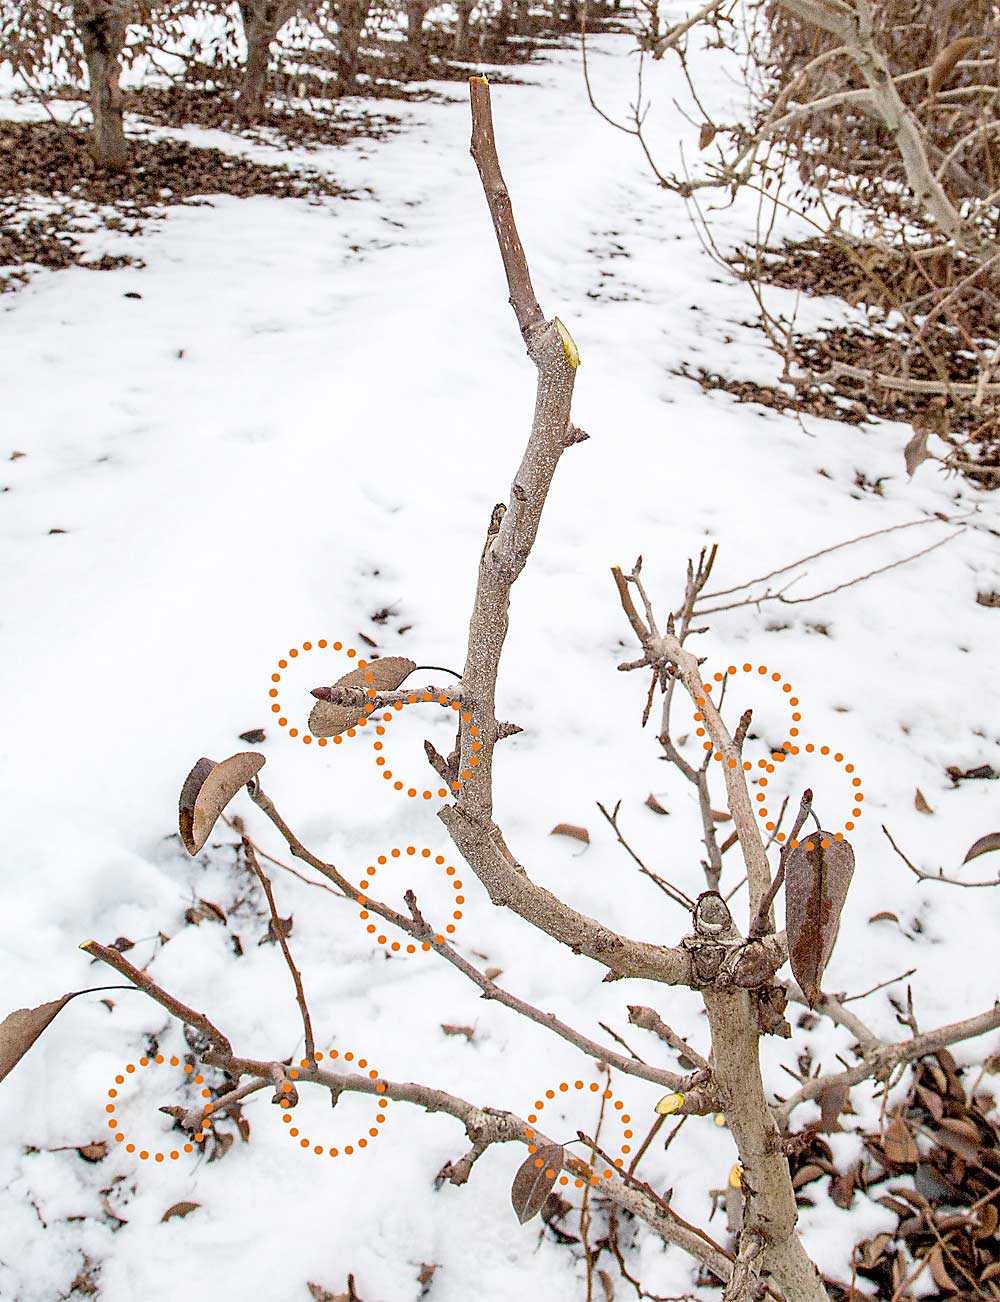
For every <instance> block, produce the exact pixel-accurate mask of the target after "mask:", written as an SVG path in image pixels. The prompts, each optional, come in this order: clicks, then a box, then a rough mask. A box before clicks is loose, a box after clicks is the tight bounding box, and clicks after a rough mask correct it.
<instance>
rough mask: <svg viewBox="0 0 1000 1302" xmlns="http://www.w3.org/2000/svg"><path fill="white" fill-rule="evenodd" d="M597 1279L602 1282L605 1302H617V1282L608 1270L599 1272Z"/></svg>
mask: <svg viewBox="0 0 1000 1302" xmlns="http://www.w3.org/2000/svg"><path fill="white" fill-rule="evenodd" d="M597 1278H598V1279H599V1280H600V1281H601V1288H602V1289H604V1302H615V1282H614V1280H613V1279H612V1278H611V1276H610V1275H609V1274H608V1272H607V1271H606V1270H599V1271H598V1272H597Z"/></svg>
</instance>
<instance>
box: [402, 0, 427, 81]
mask: <svg viewBox="0 0 1000 1302" xmlns="http://www.w3.org/2000/svg"><path fill="white" fill-rule="evenodd" d="M429 8H430V5H429V4H428V2H427V0H407V5H406V67H407V71H408V72H409V74H410V76H411V77H413V76H419V75H420V74H421V73H424V72H426V70H427V39H426V33H425V32H424V19H425V18H426V17H427V10H428V9H429Z"/></svg>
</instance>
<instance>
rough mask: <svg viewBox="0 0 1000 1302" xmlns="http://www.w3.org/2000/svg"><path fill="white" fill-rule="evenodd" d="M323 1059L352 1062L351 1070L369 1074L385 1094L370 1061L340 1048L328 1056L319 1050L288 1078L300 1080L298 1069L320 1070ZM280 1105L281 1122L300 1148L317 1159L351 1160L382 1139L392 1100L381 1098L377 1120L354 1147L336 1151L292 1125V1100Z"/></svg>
mask: <svg viewBox="0 0 1000 1302" xmlns="http://www.w3.org/2000/svg"><path fill="white" fill-rule="evenodd" d="M324 1059H328V1060H329V1061H330V1062H337V1063H338V1066H339V1065H340V1064H341V1063H345V1064H347V1063H349V1064H350V1065H351V1067H352V1068H357V1069H358V1070H361V1071H367V1074H368V1078H369V1079H370V1080H373V1081H376V1082H377V1084H376V1086H375V1092H376V1093H377V1094H378V1095H380V1096H382V1095H384V1093H385V1085H384V1084H383V1082H382V1081H380V1080H379V1079H378V1072H377V1071H376V1070H375V1068H374V1067H371V1066H369V1063H368V1059H367V1058H358V1057H356V1055H355V1054H353V1053H351V1052H350V1051H348V1052H346V1053H344V1052H342V1051H341V1050H339V1049H328V1050H327V1051H326V1052H325V1053H324V1052H322V1051H317V1052H316V1053H315V1054H314V1055H313V1057H312V1058H311V1059H310V1058H303V1059H301V1061H300V1062H299V1067H298V1068H295V1067H293V1068H292V1069H291V1070H290V1071H289V1073H288V1075H289V1077H290V1078H291V1079H292V1080H298V1079H299V1077H300V1074H301V1072H300V1070H299V1069H301V1071H309V1070H311V1069H312V1068H313V1067H318V1066H319V1065H320V1064H321V1063H322V1062H323V1060H324ZM279 1104H280V1107H281V1109H282V1112H281V1120H282V1121H283V1122H284V1123H285V1125H286V1126H287V1127H288V1129H287V1130H286V1131H285V1133H286V1134H287V1135H288V1137H289V1138H290V1139H294V1140H295V1143H296V1145H297V1147H298V1148H301V1149H302V1150H303V1151H305V1152H311V1153H313V1154H314V1155H315V1156H316V1157H323V1156H324V1155H326V1156H327V1157H340V1156H341V1154H343V1156H344V1157H351V1156H352V1155H353V1154H354V1153H355V1152H357V1151H358V1150H359V1149H362V1148H367V1147H368V1144H369V1141H370V1140H372V1139H377V1138H378V1137H379V1135H380V1133H381V1131H380V1129H379V1127H381V1126H383V1125H385V1119H386V1116H387V1115H388V1111H387V1109H388V1107H389V1100H388V1099H387V1098H384V1097H380V1098H379V1100H378V1107H377V1108H376V1110H375V1117H374V1122H373V1124H372V1125H371V1126H369V1128H368V1129H367V1130H366V1131H365V1132H364V1134H363V1135H360V1136H359V1137H358V1138H357V1139H356V1140H355V1141H354V1142H353V1143H352V1144H345V1145H344V1147H343V1148H333V1147H332V1146H331V1147H328V1148H324V1146H323V1145H322V1144H314V1143H313V1142H312V1140H311V1139H310V1138H309V1137H308V1136H307V1135H303V1134H302V1132H301V1131H300V1130H299V1128H298V1126H295V1125H293V1124H292V1121H293V1118H292V1116H291V1107H292V1103H291V1100H290V1099H280V1100H279Z"/></svg>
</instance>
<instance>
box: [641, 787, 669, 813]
mask: <svg viewBox="0 0 1000 1302" xmlns="http://www.w3.org/2000/svg"><path fill="white" fill-rule="evenodd" d="M646 808H647V809H651V810H652V811H653V813H654V814H669V813H670V810H669V809H664V808H663V806H662V805H661V804H660V802H659V801H658V800H657V798H656V797H655V796H654V795H653V793H652V791H651V792H650V793H649V795H648V796H647V797H646Z"/></svg>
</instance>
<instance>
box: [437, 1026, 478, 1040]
mask: <svg viewBox="0 0 1000 1302" xmlns="http://www.w3.org/2000/svg"><path fill="white" fill-rule="evenodd" d="M441 1030H442V1031H444V1033H445V1035H464V1036H465V1038H466V1039H467V1040H469V1041H470V1042H471V1040H472V1037H473V1036H474V1035H475V1033H476V1032H475V1029H474V1028H473V1027H471V1026H451V1025H449V1023H447V1022H442V1023H441Z"/></svg>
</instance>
